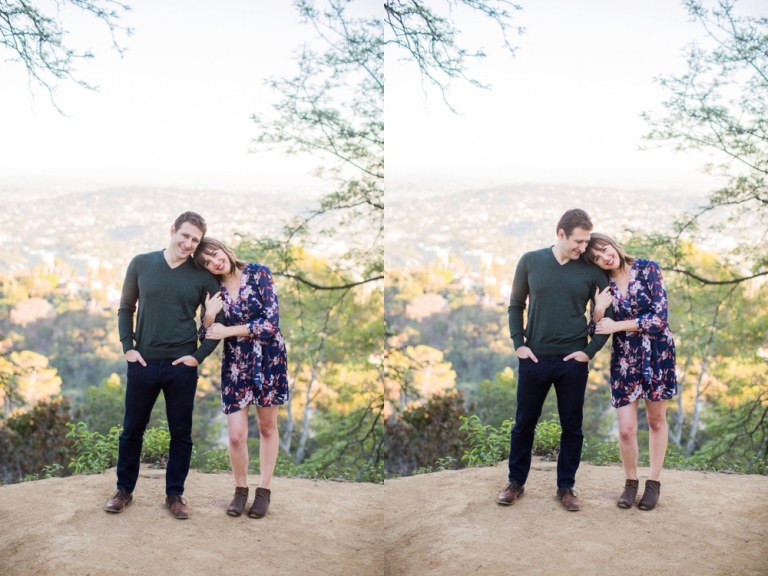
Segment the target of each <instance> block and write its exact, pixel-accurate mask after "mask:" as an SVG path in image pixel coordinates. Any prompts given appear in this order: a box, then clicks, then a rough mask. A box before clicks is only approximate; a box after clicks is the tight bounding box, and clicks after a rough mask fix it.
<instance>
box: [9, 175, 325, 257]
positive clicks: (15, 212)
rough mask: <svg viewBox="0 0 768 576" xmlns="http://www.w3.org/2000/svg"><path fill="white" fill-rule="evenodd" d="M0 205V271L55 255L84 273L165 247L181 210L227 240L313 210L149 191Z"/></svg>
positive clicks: (304, 205) (298, 202) (289, 201)
mask: <svg viewBox="0 0 768 576" xmlns="http://www.w3.org/2000/svg"><path fill="white" fill-rule="evenodd" d="M2 204H3V210H2V211H0V245H2V247H3V249H2V250H0V271H3V270H9V269H21V268H28V267H32V266H35V265H37V264H40V263H41V262H43V261H45V260H49V261H50V260H51V259H52V258H59V259H62V260H64V261H66V262H67V263H68V264H70V265H72V266H74V267H76V268H78V269H81V270H82V271H83V272H84V271H85V268H86V267H87V266H88V265H93V264H94V263H95V262H96V261H97V260H96V259H98V261H99V262H106V263H108V265H111V266H115V267H117V268H118V269H123V268H124V267H125V265H127V262H128V261H129V260H130V258H131V257H132V256H133V255H135V254H137V253H140V252H146V251H149V250H157V249H160V248H162V247H164V246H165V245H166V244H167V241H168V229H169V228H170V225H171V224H172V223H173V220H174V219H175V218H176V216H178V215H179V214H180V213H181V212H184V211H186V210H194V211H196V212H199V213H200V214H202V215H203V216H204V217H205V219H206V221H207V223H208V232H209V234H210V235H211V236H214V237H216V236H218V237H223V238H224V239H228V238H230V237H231V236H232V234H233V233H234V232H244V233H248V234H254V235H261V234H264V233H265V232H267V233H269V232H274V231H277V230H278V229H279V228H280V227H281V226H282V225H283V223H284V222H285V220H287V219H289V218H291V217H293V216H295V215H297V214H301V213H304V212H305V211H306V210H307V209H308V208H309V207H310V206H312V202H311V200H310V199H309V198H308V197H306V196H302V195H299V194H297V195H286V194H281V195H279V196H278V195H274V194H268V193H259V194H256V193H254V194H235V193H227V192H222V191H215V190H178V189H155V188H113V189H106V190H101V191H98V192H83V193H70V194H61V195H52V196H47V197H40V196H38V195H35V196H33V197H32V198H30V199H27V198H24V197H23V196H22V197H19V196H15V197H13V198H5V199H3V202H2Z"/></svg>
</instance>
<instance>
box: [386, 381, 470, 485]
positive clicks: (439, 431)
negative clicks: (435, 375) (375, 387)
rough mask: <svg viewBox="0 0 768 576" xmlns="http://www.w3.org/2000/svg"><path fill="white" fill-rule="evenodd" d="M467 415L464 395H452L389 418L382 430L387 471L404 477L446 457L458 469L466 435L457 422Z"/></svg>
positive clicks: (445, 395)
mask: <svg viewBox="0 0 768 576" xmlns="http://www.w3.org/2000/svg"><path fill="white" fill-rule="evenodd" d="M466 415H467V410H466V408H465V407H464V395H463V394H462V393H461V392H453V393H450V394H444V395H435V396H433V397H432V398H430V399H429V400H428V401H427V402H426V403H425V404H423V405H420V406H419V405H417V406H414V407H411V408H408V409H406V410H403V411H402V412H400V413H399V414H398V415H397V417H394V416H393V417H391V418H390V419H389V420H388V421H387V423H386V427H385V458H384V460H385V470H386V472H387V473H388V474H397V475H407V474H411V473H413V472H414V471H415V470H417V469H419V468H424V467H428V466H432V465H433V464H434V463H435V462H437V461H438V460H439V459H441V458H443V459H444V458H448V457H450V458H452V459H453V462H454V464H455V466H454V467H455V468H459V467H460V465H459V459H460V458H461V457H462V454H463V453H464V450H465V449H466V447H467V434H466V432H465V431H463V430H460V429H459V427H458V426H457V422H459V421H460V419H461V418H463V417H466Z"/></svg>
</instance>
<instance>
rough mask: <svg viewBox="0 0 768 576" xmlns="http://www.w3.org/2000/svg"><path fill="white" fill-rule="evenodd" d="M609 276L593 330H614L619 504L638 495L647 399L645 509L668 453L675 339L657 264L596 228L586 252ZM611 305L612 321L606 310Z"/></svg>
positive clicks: (598, 300) (599, 295)
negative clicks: (640, 426)
mask: <svg viewBox="0 0 768 576" xmlns="http://www.w3.org/2000/svg"><path fill="white" fill-rule="evenodd" d="M585 255H586V258H587V260H590V261H592V262H594V263H595V264H597V265H598V266H599V267H600V268H602V269H603V270H604V271H605V273H606V275H607V276H608V287H607V288H606V289H605V290H604V291H603V292H597V291H596V294H595V304H594V308H593V320H594V322H593V323H590V332H591V333H594V334H613V345H612V347H611V403H612V404H613V407H614V408H616V415H617V418H618V421H619V450H620V452H621V461H622V463H623V464H624V472H625V474H626V476H627V480H626V483H625V486H624V492H623V493H622V494H621V497H620V498H619V500H618V502H617V504H618V506H619V507H620V508H630V507H631V506H632V504H633V503H634V501H635V497H636V496H637V490H638V487H639V482H638V479H637V457H638V447H637V408H638V403H639V399H640V398H643V399H644V400H645V412H646V415H647V417H648V428H649V431H650V438H649V446H648V448H649V452H650V460H651V473H650V476H649V478H648V479H647V480H646V481H645V491H644V493H643V496H642V498H641V499H640V503H639V507H640V509H642V510H653V508H655V507H656V504H657V503H658V500H659V492H660V489H661V483H660V482H659V475H660V474H661V469H662V467H663V465H664V457H665V455H666V452H667V400H669V399H670V398H672V397H674V395H675V394H676V393H677V378H676V376H675V342H674V340H673V339H672V333H671V332H670V330H669V325H668V324H667V294H666V292H665V291H664V282H663V280H662V277H661V270H660V269H659V265H658V264H656V262H654V261H653V260H642V259H640V258H632V257H631V256H628V255H627V254H626V252H624V250H623V249H622V248H621V246H619V245H618V244H617V243H616V242H615V241H614V240H613V239H611V238H610V237H608V236H605V235H604V234H597V233H593V234H592V236H591V240H590V241H589V244H588V245H587V249H586V252H585ZM608 306H613V318H614V319H613V320H611V319H610V318H603V313H604V312H605V310H606V309H607V308H608Z"/></svg>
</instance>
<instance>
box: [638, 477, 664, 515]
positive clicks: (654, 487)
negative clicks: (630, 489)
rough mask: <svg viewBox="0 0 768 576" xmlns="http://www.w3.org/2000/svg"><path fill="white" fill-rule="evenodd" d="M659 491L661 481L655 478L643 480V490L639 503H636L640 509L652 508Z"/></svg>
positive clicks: (654, 506) (657, 501)
mask: <svg viewBox="0 0 768 576" xmlns="http://www.w3.org/2000/svg"><path fill="white" fill-rule="evenodd" d="M660 492H661V482H657V481H656V480H646V481H645V491H644V492H643V497H642V498H640V503H639V504H638V505H637V506H638V507H639V508H640V510H653V509H654V508H656V504H658V503H659V493H660Z"/></svg>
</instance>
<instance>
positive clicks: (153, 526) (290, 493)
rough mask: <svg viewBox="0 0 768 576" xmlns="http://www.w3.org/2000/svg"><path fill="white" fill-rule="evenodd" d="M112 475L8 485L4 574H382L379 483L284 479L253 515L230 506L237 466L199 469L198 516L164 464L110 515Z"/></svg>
mask: <svg viewBox="0 0 768 576" xmlns="http://www.w3.org/2000/svg"><path fill="white" fill-rule="evenodd" d="M257 480H258V479H257V477H251V478H249V481H250V482H249V483H250V484H251V486H252V487H253V486H255V484H256V482H257ZM114 483H115V471H114V469H112V470H109V471H107V472H105V473H103V474H97V475H90V476H71V477H68V478H53V479H50V480H40V481H37V482H26V483H22V484H13V485H9V486H2V487H0V574H2V575H3V576H10V575H16V574H19V575H24V576H28V575H32V574H37V575H48V574H50V575H56V576H64V575H78V576H86V575H88V574H90V575H91V576H102V575H112V574H115V575H117V574H120V575H125V574H142V575H146V576H150V575H154V574H162V575H163V576H176V575H197V574H204V575H210V574H227V575H240V574H243V575H245V574H248V575H253V574H286V575H288V574H355V575H380V574H383V568H382V566H383V550H382V548H381V545H380V540H379V539H380V537H381V531H382V522H383V517H382V512H381V504H382V494H383V489H382V487H381V486H380V485H376V484H356V483H351V482H331V481H313V480H304V479H293V478H276V479H275V480H274V482H273V486H272V490H273V496H272V503H271V506H270V511H269V514H268V515H267V516H266V518H263V519H260V520H254V519H251V518H248V517H247V516H245V515H243V516H241V517H240V518H231V517H229V516H227V515H226V514H225V509H226V507H227V505H228V504H229V500H230V498H231V495H232V492H233V487H232V476H231V474H202V473H200V472H197V471H194V470H193V471H191V472H190V474H189V477H188V479H187V484H186V497H187V501H188V503H189V505H190V514H191V516H190V518H189V520H176V519H174V518H173V517H171V515H170V514H169V513H168V511H167V510H166V508H165V507H164V504H163V503H164V498H165V496H164V493H165V481H164V471H162V470H152V469H147V468H144V469H142V472H141V478H140V479H139V483H138V485H137V487H136V491H135V492H134V497H135V500H134V503H133V504H132V505H131V506H130V507H129V508H128V509H127V510H126V511H125V512H123V513H121V514H115V515H112V514H107V513H106V512H104V511H103V505H104V503H105V501H106V500H107V499H108V498H109V497H110V495H111V494H112V492H113V490H114V489H113V486H114ZM252 490H253V488H252ZM251 500H252V498H251ZM249 503H250V502H249Z"/></svg>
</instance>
